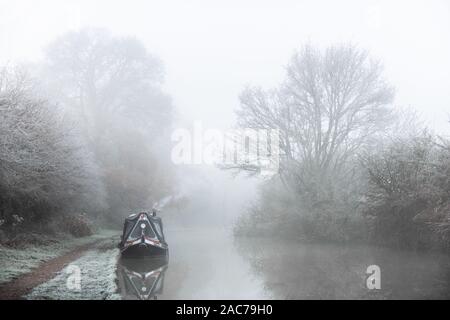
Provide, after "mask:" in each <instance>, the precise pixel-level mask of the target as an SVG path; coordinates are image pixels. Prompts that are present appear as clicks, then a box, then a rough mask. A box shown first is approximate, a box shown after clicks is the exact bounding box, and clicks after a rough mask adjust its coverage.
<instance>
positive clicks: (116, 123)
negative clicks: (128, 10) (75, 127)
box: [42, 29, 173, 214]
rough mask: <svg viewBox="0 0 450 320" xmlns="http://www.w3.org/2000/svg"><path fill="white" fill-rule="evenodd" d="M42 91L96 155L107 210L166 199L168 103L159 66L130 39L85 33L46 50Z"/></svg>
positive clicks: (168, 181) (123, 209)
mask: <svg viewBox="0 0 450 320" xmlns="http://www.w3.org/2000/svg"><path fill="white" fill-rule="evenodd" d="M42 79H43V80H44V81H43V82H44V87H45V88H46V90H47V92H49V93H50V94H51V95H52V96H53V99H55V101H58V102H59V103H60V104H61V106H62V107H63V108H64V109H65V110H66V111H67V112H70V113H72V114H73V115H74V116H75V117H77V118H78V119H81V121H80V122H79V126H80V128H82V131H83V132H84V135H85V138H86V139H87V141H88V142H89V146H90V148H91V149H92V150H93V152H94V154H95V159H96V161H97V163H98V165H99V167H100V169H101V173H102V182H103V183H104V184H105V187H106V191H107V203H108V206H109V208H110V209H109V211H112V212H113V213H117V214H126V213H129V210H137V209H138V208H146V207H148V206H150V205H151V203H152V202H153V201H155V200H157V199H158V198H159V197H161V196H163V195H166V194H167V193H168V192H170V188H171V170H170V168H169V161H167V160H168V157H169V155H170V153H169V150H168V148H169V147H170V145H169V143H167V141H170V140H169V139H168V138H167V139H166V137H168V134H169V133H170V129H171V121H172V112H173V108H172V103H171V100H170V97H169V96H168V95H166V94H165V93H164V92H163V91H162V89H161V83H162V81H163V70H162V64H161V62H160V61H159V60H158V59H157V58H155V57H154V56H152V55H151V54H149V52H148V51H147V49H146V48H145V46H144V45H143V44H142V43H141V42H140V41H138V40H137V39H135V38H133V37H117V36H113V35H111V34H110V33H108V32H107V31H105V30H99V29H83V30H81V31H78V32H70V33H67V34H65V35H63V36H61V37H60V38H58V39H56V40H55V41H54V42H53V43H51V44H50V45H49V46H48V48H47V51H46V56H45V60H44V64H43V68H42Z"/></svg>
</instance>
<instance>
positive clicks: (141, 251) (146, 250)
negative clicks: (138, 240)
mask: <svg viewBox="0 0 450 320" xmlns="http://www.w3.org/2000/svg"><path fill="white" fill-rule="evenodd" d="M168 255H169V249H168V248H159V247H155V246H152V245H148V244H136V245H132V246H129V247H127V248H125V249H123V250H122V256H124V257H166V256H168Z"/></svg>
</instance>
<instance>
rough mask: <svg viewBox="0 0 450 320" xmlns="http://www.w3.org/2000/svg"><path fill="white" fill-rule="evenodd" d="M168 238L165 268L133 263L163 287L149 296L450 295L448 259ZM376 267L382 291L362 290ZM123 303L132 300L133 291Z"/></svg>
mask: <svg viewBox="0 0 450 320" xmlns="http://www.w3.org/2000/svg"><path fill="white" fill-rule="evenodd" d="M166 236H167V239H168V241H169V245H170V259H169V263H168V264H167V265H165V264H164V263H155V262H151V263H150V264H149V263H148V261H147V262H146V261H145V260H142V261H141V262H137V263H136V264H135V267H136V271H137V272H142V273H147V274H149V272H151V271H152V269H154V270H156V272H157V277H156V278H158V281H159V282H160V283H158V284H156V285H155V292H154V294H153V295H151V296H150V297H149V298H154V297H155V296H156V297H157V298H158V299H266V298H275V299H350V298H356V299H407V298H408V299H418V298H422V299H428V298H436V299H448V298H449V297H450V259H449V258H448V257H446V256H445V255H442V254H438V253H426V254H425V253H417V252H408V251H400V250H393V249H386V248H375V247H370V246H355V245H353V246H343V245H329V244H302V243H299V242H294V241H291V242H288V241H275V240H268V239H240V240H239V239H233V237H232V236H231V234H230V233H228V232H226V231H224V230H211V231H204V230H200V229H168V230H167V231H166ZM152 263H153V264H152ZM373 264H376V265H378V266H380V268H381V289H380V290H368V289H367V288H366V279H367V274H366V269H367V267H368V266H369V265H373ZM119 270H120V267H119ZM159 274H161V276H162V277H160V275H159ZM156 278H155V279H156ZM150 283H151V284H153V282H151V281H150ZM138 287H139V286H138ZM142 287H144V288H143V291H146V290H147V291H148V290H149V288H148V287H149V286H148V283H147V284H143V285H142V286H141V287H139V289H142ZM160 287H161V288H160ZM121 289H122V291H123V288H121ZM147 293H148V292H147ZM123 297H124V298H128V299H130V298H137V296H136V295H134V296H133V293H132V292H131V293H130V292H128V294H126V295H123Z"/></svg>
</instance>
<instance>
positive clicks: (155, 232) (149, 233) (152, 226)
mask: <svg viewBox="0 0 450 320" xmlns="http://www.w3.org/2000/svg"><path fill="white" fill-rule="evenodd" d="M119 248H120V251H121V253H122V255H127V256H147V255H151V256H154V255H164V256H166V255H168V251H169V246H168V245H167V242H166V240H165V238H164V233H163V227H162V220H161V218H159V217H157V216H156V210H153V214H152V215H150V214H149V213H147V212H141V213H139V214H132V215H130V216H129V217H128V218H126V219H125V224H124V226H123V234H122V240H121V242H120V244H119Z"/></svg>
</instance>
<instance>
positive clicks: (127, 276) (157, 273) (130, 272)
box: [118, 257, 168, 300]
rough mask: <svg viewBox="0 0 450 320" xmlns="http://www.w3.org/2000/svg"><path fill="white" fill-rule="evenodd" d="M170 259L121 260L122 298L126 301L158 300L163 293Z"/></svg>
mask: <svg viewBox="0 0 450 320" xmlns="http://www.w3.org/2000/svg"><path fill="white" fill-rule="evenodd" d="M167 268H168V259H167V258H166V257H159V258H145V259H135V258H123V257H122V258H121V259H120V260H119V265H118V279H119V287H120V293H121V295H122V298H123V299H125V300H130V299H133V300H134V299H139V300H149V299H157V296H158V295H160V294H162V293H163V287H164V273H165V272H166V270H167Z"/></svg>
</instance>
